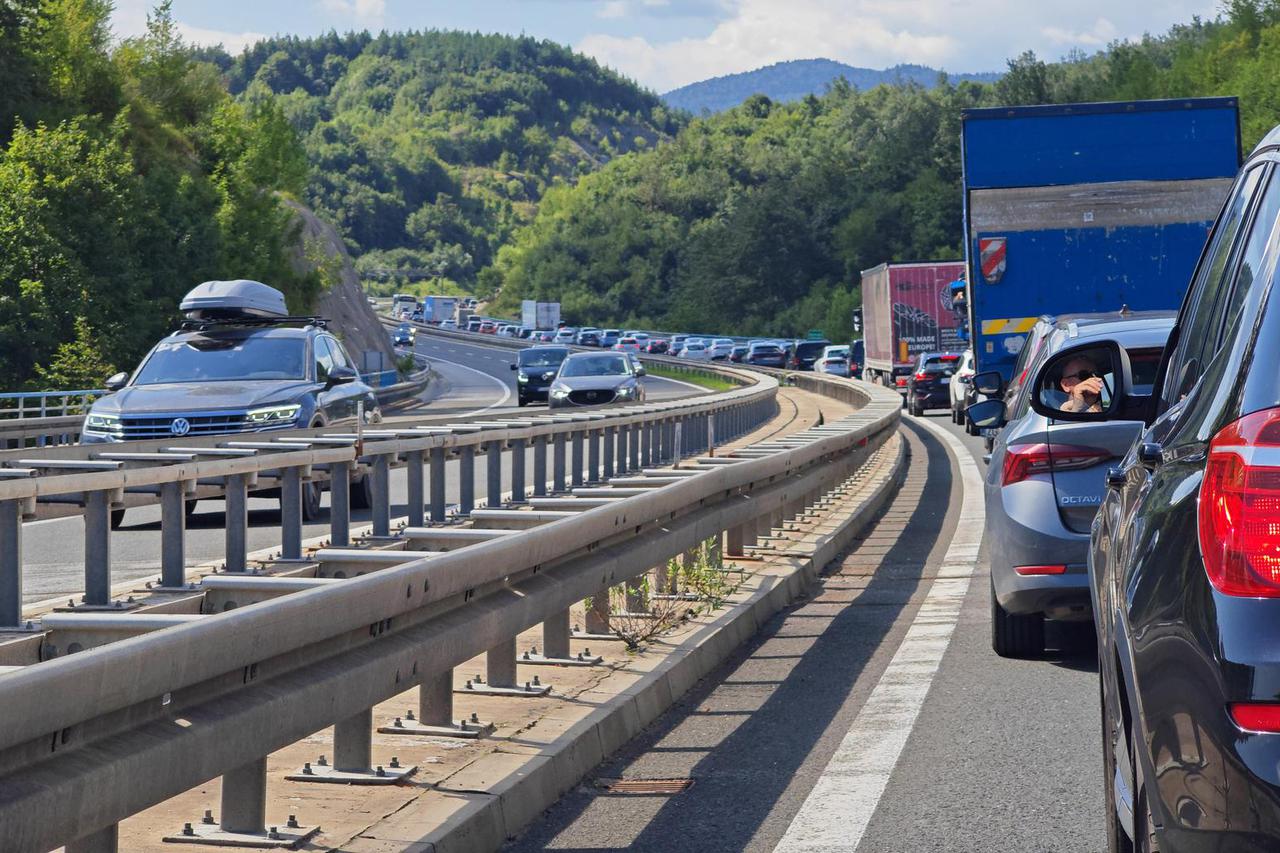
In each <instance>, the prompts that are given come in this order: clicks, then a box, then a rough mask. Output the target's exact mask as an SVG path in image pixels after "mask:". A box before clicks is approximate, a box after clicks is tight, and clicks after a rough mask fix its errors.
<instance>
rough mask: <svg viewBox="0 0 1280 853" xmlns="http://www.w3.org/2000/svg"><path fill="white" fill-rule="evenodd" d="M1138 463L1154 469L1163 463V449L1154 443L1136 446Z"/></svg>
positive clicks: (1145, 442)
mask: <svg viewBox="0 0 1280 853" xmlns="http://www.w3.org/2000/svg"><path fill="white" fill-rule="evenodd" d="M1138 461H1139V462H1141V463H1142V464H1143V465H1145V466H1146V467H1148V468H1154V467H1156V466H1157V465H1159V464H1160V463H1161V462H1163V461H1164V448H1163V447H1161V446H1160V445H1159V444H1156V443H1155V442H1154V441H1144V442H1142V443H1141V444H1139V445H1138Z"/></svg>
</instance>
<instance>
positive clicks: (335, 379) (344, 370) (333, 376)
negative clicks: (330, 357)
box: [325, 365, 359, 388]
mask: <svg viewBox="0 0 1280 853" xmlns="http://www.w3.org/2000/svg"><path fill="white" fill-rule="evenodd" d="M357 378H359V374H358V373H356V372H355V370H354V369H353V368H350V367H345V366H342V365H339V366H337V367H334V368H333V369H332V370H330V371H329V378H328V380H327V381H326V382H325V384H326V385H328V386H329V387H330V388H332V387H333V386H334V385H345V384H347V383H348V382H355V381H356V379H357Z"/></svg>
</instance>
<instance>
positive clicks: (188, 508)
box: [182, 500, 200, 521]
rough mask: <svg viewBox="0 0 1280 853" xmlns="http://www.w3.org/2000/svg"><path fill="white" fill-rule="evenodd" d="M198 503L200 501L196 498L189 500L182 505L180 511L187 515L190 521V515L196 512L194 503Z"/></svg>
mask: <svg viewBox="0 0 1280 853" xmlns="http://www.w3.org/2000/svg"><path fill="white" fill-rule="evenodd" d="M198 503H200V501H198V500H189V501H187V502H186V504H185V505H183V507H182V511H183V513H184V514H185V515H186V516H187V521H190V520H191V516H193V515H195V514H196V504H198Z"/></svg>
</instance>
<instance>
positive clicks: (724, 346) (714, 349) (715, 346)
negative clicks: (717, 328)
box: [707, 338, 734, 361]
mask: <svg viewBox="0 0 1280 853" xmlns="http://www.w3.org/2000/svg"><path fill="white" fill-rule="evenodd" d="M733 347H734V341H733V338H716V339H715V340H714V341H712V342H711V346H709V347H707V349H708V351H710V353H711V358H712V359H713V360H715V361H720V360H721V359H725V358H728V357H729V354H730V353H731V352H733Z"/></svg>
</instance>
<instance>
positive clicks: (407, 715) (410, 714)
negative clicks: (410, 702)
mask: <svg viewBox="0 0 1280 853" xmlns="http://www.w3.org/2000/svg"><path fill="white" fill-rule="evenodd" d="M404 718H405V719H406V720H412V719H413V709H412V708H410V709H409V710H408V711H405V712H404Z"/></svg>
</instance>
